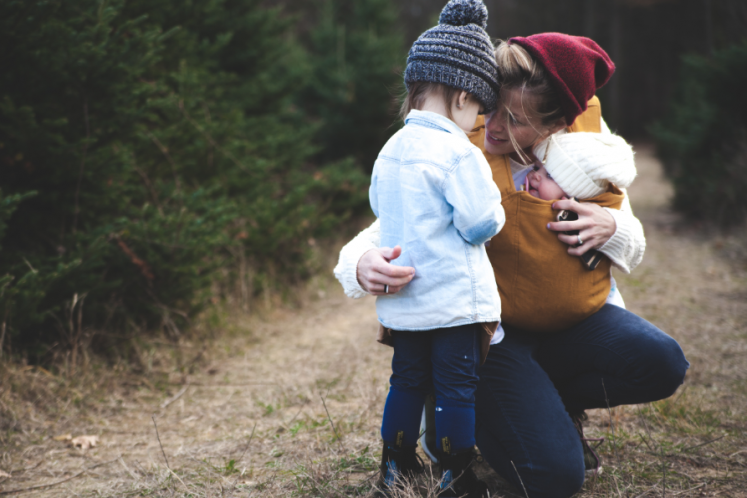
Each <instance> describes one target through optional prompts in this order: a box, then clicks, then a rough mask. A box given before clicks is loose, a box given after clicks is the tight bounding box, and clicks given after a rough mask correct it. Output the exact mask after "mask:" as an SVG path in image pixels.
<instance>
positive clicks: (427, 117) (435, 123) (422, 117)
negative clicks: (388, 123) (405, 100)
mask: <svg viewBox="0 0 747 498" xmlns="http://www.w3.org/2000/svg"><path fill="white" fill-rule="evenodd" d="M408 124H415V125H420V126H426V127H428V128H434V129H436V130H442V131H445V132H447V133H451V134H452V135H456V136H458V137H462V138H464V139H465V140H469V138H468V137H467V133H465V131H464V130H463V129H461V128H459V125H457V124H456V123H455V122H454V121H452V120H450V119H449V118H447V117H446V116H442V115H440V114H437V113H435V112H431V111H418V110H417V109H413V110H411V111H410V112H409V114H408V115H407V117H406V118H405V125H408Z"/></svg>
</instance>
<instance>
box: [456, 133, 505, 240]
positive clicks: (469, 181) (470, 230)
mask: <svg viewBox="0 0 747 498" xmlns="http://www.w3.org/2000/svg"><path fill="white" fill-rule="evenodd" d="M444 197H445V198H446V201H447V202H448V203H449V204H450V205H451V206H452V208H453V209H454V226H455V227H456V229H457V230H458V231H459V234H460V235H461V236H462V238H464V240H466V241H467V242H469V243H470V244H474V245H478V244H483V243H485V242H487V241H488V240H490V239H491V238H492V237H494V236H495V235H496V234H497V233H498V232H500V231H501V228H503V224H504V223H505V221H506V215H505V213H504V211H503V206H501V193H500V191H499V190H498V187H497V186H496V184H495V182H494V181H493V178H492V175H491V172H490V166H489V165H488V162H487V160H486V159H485V157H484V156H483V155H482V152H480V149H478V148H477V147H474V148H470V150H469V151H468V152H467V153H465V154H464V155H462V157H461V158H460V160H459V162H458V164H457V165H456V167H455V168H454V169H453V170H452V171H451V172H450V173H449V174H448V175H447V176H446V178H445V180H444Z"/></svg>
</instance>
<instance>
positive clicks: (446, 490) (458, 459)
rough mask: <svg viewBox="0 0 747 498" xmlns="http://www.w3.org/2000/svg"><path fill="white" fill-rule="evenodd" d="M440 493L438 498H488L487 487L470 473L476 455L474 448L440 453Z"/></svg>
mask: <svg viewBox="0 0 747 498" xmlns="http://www.w3.org/2000/svg"><path fill="white" fill-rule="evenodd" d="M440 456H441V458H440V460H441V470H442V475H441V492H440V493H439V495H438V496H439V498H447V497H466V498H488V486H487V484H485V483H484V482H483V481H481V480H480V479H478V478H477V476H476V475H475V473H474V472H473V471H472V468H471V467H472V462H474V461H475V459H476V457H477V454H476V453H475V450H474V448H470V449H468V450H463V451H460V452H458V453H446V452H441V455H440Z"/></svg>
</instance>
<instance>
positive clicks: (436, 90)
mask: <svg viewBox="0 0 747 498" xmlns="http://www.w3.org/2000/svg"><path fill="white" fill-rule="evenodd" d="M406 91H407V94H406V95H405V96H404V98H403V99H402V106H401V107H400V109H399V117H400V118H402V121H404V120H405V118H407V115H408V114H410V111H412V110H413V109H417V110H418V111H420V110H422V109H423V105H424V104H425V100H426V99H427V98H428V97H431V96H434V95H439V96H440V97H441V98H442V99H443V101H444V104H446V114H447V116H448V118H449V119H451V120H452V121H453V120H454V116H453V115H452V114H451V104H452V103H453V102H454V99H455V98H456V97H457V96H458V95H459V93H460V92H461V90H459V89H457V88H453V87H450V86H447V85H442V84H441V83H433V82H431V81H415V82H413V83H410V88H409V90H406Z"/></svg>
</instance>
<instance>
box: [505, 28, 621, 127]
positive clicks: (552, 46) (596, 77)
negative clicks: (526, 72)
mask: <svg viewBox="0 0 747 498" xmlns="http://www.w3.org/2000/svg"><path fill="white" fill-rule="evenodd" d="M508 43H515V44H517V45H520V46H521V47H523V48H524V49H525V50H526V51H527V52H529V54H530V55H531V56H532V57H534V58H535V59H536V60H537V62H539V63H540V64H541V65H542V66H543V67H544V68H545V70H546V71H547V74H548V76H549V78H550V80H551V83H552V86H553V88H555V90H556V91H557V92H558V95H559V96H560V101H561V106H562V108H563V114H565V122H566V123H567V124H568V125H569V126H570V125H571V124H573V121H574V120H575V119H576V117H577V116H578V115H579V114H581V113H582V112H584V111H585V110H586V106H587V103H588V101H589V99H591V98H592V97H593V96H594V93H595V92H596V90H597V89H599V88H601V87H603V86H604V85H605V83H607V81H609V79H610V77H611V76H612V74H613V73H614V72H615V64H614V63H613V62H612V59H610V57H609V55H607V52H605V51H604V49H602V47H600V46H599V45H597V43H596V42H595V41H594V40H591V39H589V38H585V37H583V36H572V35H565V34H562V33H541V34H538V35H532V36H527V37H526V38H524V37H520V36H518V37H514V38H511V39H509V40H508Z"/></svg>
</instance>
